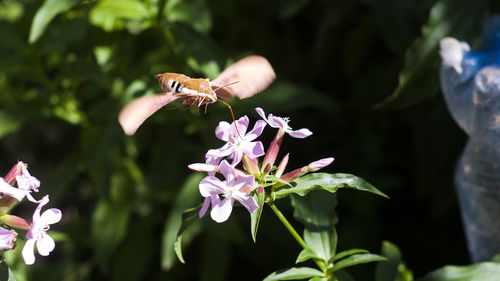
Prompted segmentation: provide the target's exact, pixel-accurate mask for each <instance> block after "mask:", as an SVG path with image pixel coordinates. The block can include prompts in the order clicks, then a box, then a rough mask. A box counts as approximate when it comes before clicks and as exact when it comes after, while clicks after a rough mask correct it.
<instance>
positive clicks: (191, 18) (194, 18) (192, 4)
mask: <svg viewBox="0 0 500 281" xmlns="http://www.w3.org/2000/svg"><path fill="white" fill-rule="evenodd" d="M163 13H164V14H165V17H166V18H167V20H168V21H169V22H172V23H173V22H182V23H186V24H189V25H191V26H192V27H193V28H194V29H195V30H196V31H198V32H208V31H209V30H210V29H211V28H212V16H211V13H210V9H209V7H208V5H207V4H206V2H205V0H169V1H168V2H167V3H166V4H165V9H164V11H163Z"/></svg>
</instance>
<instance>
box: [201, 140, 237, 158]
mask: <svg viewBox="0 0 500 281" xmlns="http://www.w3.org/2000/svg"><path fill="white" fill-rule="evenodd" d="M233 150H234V147H232V146H230V145H229V144H228V143H226V144H225V145H223V146H222V147H221V148H217V149H210V150H209V151H208V152H207V154H205V159H208V158H211V159H217V158H219V159H220V158H222V157H226V156H228V155H230V154H231V152H233Z"/></svg>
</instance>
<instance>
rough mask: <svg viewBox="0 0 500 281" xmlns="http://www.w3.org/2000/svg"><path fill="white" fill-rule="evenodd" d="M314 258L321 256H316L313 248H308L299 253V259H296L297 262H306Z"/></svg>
mask: <svg viewBox="0 0 500 281" xmlns="http://www.w3.org/2000/svg"><path fill="white" fill-rule="evenodd" d="M313 258H319V257H318V256H316V253H315V252H314V251H313V250H311V249H309V248H306V249H304V250H302V251H300V253H299V255H298V256H297V259H296V260H295V263H299V262H304V261H306V260H309V259H313Z"/></svg>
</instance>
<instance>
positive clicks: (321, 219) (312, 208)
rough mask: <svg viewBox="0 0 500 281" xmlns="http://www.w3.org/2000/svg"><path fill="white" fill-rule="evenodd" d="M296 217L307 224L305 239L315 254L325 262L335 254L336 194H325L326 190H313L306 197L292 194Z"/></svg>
mask: <svg viewBox="0 0 500 281" xmlns="http://www.w3.org/2000/svg"><path fill="white" fill-rule="evenodd" d="M290 199H291V200H292V206H293V208H294V210H295V211H294V213H293V215H294V217H295V219H297V220H298V221H300V222H302V223H303V224H304V225H305V227H306V228H305V229H304V241H305V242H306V244H307V246H308V247H309V248H310V249H311V251H313V252H314V255H315V256H316V257H318V258H320V259H322V260H323V261H325V262H328V260H330V258H331V257H332V256H333V255H334V254H335V250H336V246H337V245H336V244H337V232H336V231H335V227H334V225H335V224H336V223H337V216H336V214H335V206H336V205H337V199H336V196H334V195H330V196H325V193H324V192H319V191H317V192H312V193H310V194H308V195H307V196H305V197H299V196H290Z"/></svg>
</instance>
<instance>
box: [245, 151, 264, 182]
mask: <svg viewBox="0 0 500 281" xmlns="http://www.w3.org/2000/svg"><path fill="white" fill-rule="evenodd" d="M242 162H243V167H245V170H246V171H247V172H248V173H249V174H251V175H254V176H255V177H259V176H260V171H259V165H258V164H257V159H252V158H250V157H248V155H246V154H243V159H242Z"/></svg>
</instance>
